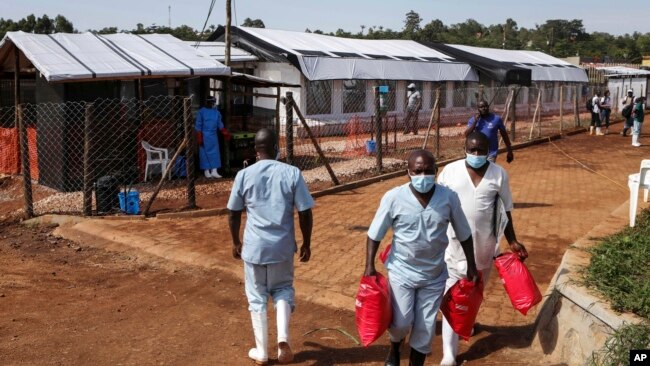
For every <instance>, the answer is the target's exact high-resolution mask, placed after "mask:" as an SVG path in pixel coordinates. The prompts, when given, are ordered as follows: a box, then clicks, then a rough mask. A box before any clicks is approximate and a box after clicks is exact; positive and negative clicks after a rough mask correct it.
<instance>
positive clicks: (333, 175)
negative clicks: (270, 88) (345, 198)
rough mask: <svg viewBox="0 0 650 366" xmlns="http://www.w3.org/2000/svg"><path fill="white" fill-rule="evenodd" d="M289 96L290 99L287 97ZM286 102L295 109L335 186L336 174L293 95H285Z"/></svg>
mask: <svg viewBox="0 0 650 366" xmlns="http://www.w3.org/2000/svg"><path fill="white" fill-rule="evenodd" d="M289 98H291V99H289ZM287 104H288V105H291V106H293V109H294V110H295V111H296V115H297V116H298V119H299V120H300V122H301V123H302V127H304V129H305V131H307V135H309V139H311V143H312V144H314V148H315V149H316V152H317V153H318V157H319V158H320V159H321V160H322V161H323V163H324V164H325V169H327V172H328V173H329V175H330V178H332V183H334V185H335V186H338V185H340V184H341V183H339V180H338V179H337V178H336V175H335V174H334V171H333V170H332V167H331V166H330V163H329V160H328V159H327V157H326V156H325V154H324V153H323V150H322V149H321V148H320V145H319V144H318V141H316V137H314V134H313V133H312V132H311V128H310V127H309V125H308V124H307V121H305V117H304V116H303V115H302V112H300V108H298V105H297V104H296V101H295V100H293V95H287Z"/></svg>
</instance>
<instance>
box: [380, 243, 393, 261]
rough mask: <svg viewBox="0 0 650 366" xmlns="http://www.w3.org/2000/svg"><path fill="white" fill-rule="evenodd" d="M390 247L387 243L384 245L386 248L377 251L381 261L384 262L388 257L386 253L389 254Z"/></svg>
mask: <svg viewBox="0 0 650 366" xmlns="http://www.w3.org/2000/svg"><path fill="white" fill-rule="evenodd" d="M390 248H391V244H388V245H386V248H384V250H383V251H382V252H381V253H379V260H380V261H381V263H384V264H385V263H386V259H388V255H389V254H390Z"/></svg>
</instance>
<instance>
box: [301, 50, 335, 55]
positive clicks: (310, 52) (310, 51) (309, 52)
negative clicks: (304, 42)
mask: <svg viewBox="0 0 650 366" xmlns="http://www.w3.org/2000/svg"><path fill="white" fill-rule="evenodd" d="M296 52H300V53H301V54H303V55H304V56H329V55H328V54H326V53H325V52H321V51H312V50H296Z"/></svg>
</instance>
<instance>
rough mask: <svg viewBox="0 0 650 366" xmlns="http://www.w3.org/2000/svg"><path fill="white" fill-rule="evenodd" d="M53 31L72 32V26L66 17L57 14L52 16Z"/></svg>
mask: <svg viewBox="0 0 650 366" xmlns="http://www.w3.org/2000/svg"><path fill="white" fill-rule="evenodd" d="M54 31H55V32H57V33H73V32H74V26H73V25H72V22H70V21H69V20H68V19H66V17H64V16H63V15H61V14H59V15H57V16H56V18H54Z"/></svg>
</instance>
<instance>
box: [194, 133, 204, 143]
mask: <svg viewBox="0 0 650 366" xmlns="http://www.w3.org/2000/svg"><path fill="white" fill-rule="evenodd" d="M196 144H197V145H199V146H203V132H201V131H196Z"/></svg>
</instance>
